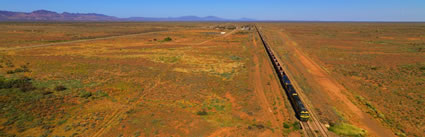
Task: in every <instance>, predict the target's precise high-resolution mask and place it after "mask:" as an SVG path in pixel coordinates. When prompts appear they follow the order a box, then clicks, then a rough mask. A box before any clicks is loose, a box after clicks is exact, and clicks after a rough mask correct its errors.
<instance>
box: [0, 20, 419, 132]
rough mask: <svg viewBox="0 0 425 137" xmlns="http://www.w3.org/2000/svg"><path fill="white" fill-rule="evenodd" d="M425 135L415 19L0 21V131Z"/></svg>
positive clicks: (417, 34) (417, 25)
mask: <svg viewBox="0 0 425 137" xmlns="http://www.w3.org/2000/svg"><path fill="white" fill-rule="evenodd" d="M254 25H257V27H258V28H259V29H260V30H261V31H262V32H263V34H264V36H265V39H266V40H267V41H268V43H269V44H270V46H271V47H272V48H273V50H274V51H275V52H276V53H277V54H278V57H279V58H280V59H281V60H282V61H283V62H284V63H285V64H284V67H285V69H286V70H287V71H288V73H289V74H291V76H293V78H294V79H293V81H294V82H295V83H296V84H297V89H298V90H299V91H300V92H302V93H303V94H304V95H305V99H306V103H307V104H309V105H311V106H312V107H313V109H312V110H310V111H312V112H314V113H316V114H317V116H318V117H319V120H320V122H321V123H322V124H323V125H326V126H328V127H329V128H328V129H329V134H330V135H331V136H338V135H339V136H386V135H388V136H394V135H396V136H424V135H425V134H424V132H425V127H424V123H423V121H424V110H425V109H424V107H423V106H424V105H423V103H424V95H425V90H424V88H423V87H424V85H425V79H424V77H425V34H424V33H423V32H425V24H423V23H224V22H215V23H213V22H211V23H207V22H204V23H191V22H186V23H184V22H180V23H175V22H174V23H173V22H169V23H125V22H116V23H0V106H1V109H0V124H1V125H0V136H13V135H16V136H113V137H115V136H212V137H215V136H305V134H304V132H303V130H302V129H300V125H299V124H298V120H297V118H296V117H295V113H294V111H293V109H292V107H291V104H290V103H289V101H288V99H287V97H286V94H285V92H284V91H283V89H282V87H281V86H280V84H279V81H278V78H277V77H276V75H275V72H274V71H273V67H272V65H271V63H270V60H269V58H268V57H267V54H266V52H265V49H264V47H263V45H262V43H261V41H260V38H259V36H258V34H257V33H256V31H255V29H254V27H253V26H254Z"/></svg>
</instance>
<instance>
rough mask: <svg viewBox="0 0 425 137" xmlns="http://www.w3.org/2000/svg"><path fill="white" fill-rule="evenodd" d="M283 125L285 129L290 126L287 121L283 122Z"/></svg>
mask: <svg viewBox="0 0 425 137" xmlns="http://www.w3.org/2000/svg"><path fill="white" fill-rule="evenodd" d="M283 127H284V128H286V129H288V128H290V127H291V126H290V125H289V124H288V123H286V122H283Z"/></svg>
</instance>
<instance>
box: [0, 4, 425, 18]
mask: <svg viewBox="0 0 425 137" xmlns="http://www.w3.org/2000/svg"><path fill="white" fill-rule="evenodd" d="M38 9H46V10H52V11H56V12H64V11H66V12H79V13H101V14H106V15H111V16H117V17H134V16H138V17H177V16H186V15H195V16H210V15H211V16H219V17H223V18H229V19H237V18H242V17H247V18H254V19H261V20H322V21H425V0H1V2H0V10H9V11H24V12H30V11H33V10H38Z"/></svg>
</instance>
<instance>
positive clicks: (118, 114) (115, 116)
mask: <svg viewBox="0 0 425 137" xmlns="http://www.w3.org/2000/svg"><path fill="white" fill-rule="evenodd" d="M173 66H174V65H171V66H169V67H168V68H166V69H163V71H162V72H161V73H160V74H158V76H157V77H156V78H155V82H154V84H153V85H152V86H150V88H149V89H147V90H144V91H143V92H141V94H139V95H138V96H139V99H138V100H137V101H134V102H133V103H131V104H129V105H127V107H124V108H122V109H118V110H116V111H115V112H114V113H112V115H111V116H110V118H108V120H107V121H106V122H104V123H103V124H101V125H100V126H99V127H102V128H100V129H99V130H98V131H96V133H94V134H93V135H91V136H92V137H100V136H102V135H104V134H105V133H107V132H108V131H109V130H110V129H111V128H112V127H113V126H114V125H115V124H116V123H115V122H119V119H120V118H122V119H125V118H126V117H127V116H126V115H125V113H126V112H127V111H129V110H132V109H134V108H136V107H137V104H140V103H141V102H142V101H143V99H144V97H145V96H146V95H147V94H149V93H150V92H152V91H153V90H154V89H155V88H157V87H158V86H160V85H162V84H161V77H163V76H165V75H166V74H167V72H168V70H169V69H170V68H172V67H173ZM88 136H89V135H88Z"/></svg>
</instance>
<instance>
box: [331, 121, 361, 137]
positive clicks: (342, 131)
mask: <svg viewBox="0 0 425 137" xmlns="http://www.w3.org/2000/svg"><path fill="white" fill-rule="evenodd" d="M329 131H332V132H334V133H336V134H338V135H341V136H350V137H364V136H366V130H364V129H361V128H358V127H356V126H354V125H350V124H348V123H340V124H335V125H332V126H331V127H330V128H329Z"/></svg>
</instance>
